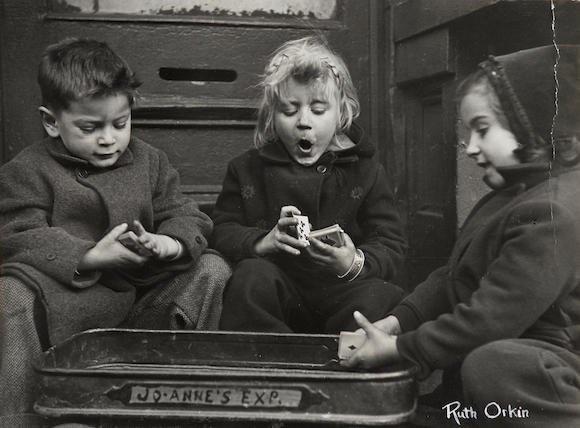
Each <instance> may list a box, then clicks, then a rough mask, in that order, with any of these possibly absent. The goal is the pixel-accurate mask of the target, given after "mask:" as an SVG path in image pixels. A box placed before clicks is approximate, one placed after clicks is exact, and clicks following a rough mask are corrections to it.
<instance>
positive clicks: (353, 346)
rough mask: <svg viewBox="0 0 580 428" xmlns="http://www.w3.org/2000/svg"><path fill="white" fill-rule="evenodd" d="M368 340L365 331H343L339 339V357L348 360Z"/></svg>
mask: <svg viewBox="0 0 580 428" xmlns="http://www.w3.org/2000/svg"><path fill="white" fill-rule="evenodd" d="M366 340H367V335H366V334H365V333H355V332H353V331H341V332H340V338H339V339H338V358H339V359H341V360H346V359H348V358H350V357H351V355H352V354H354V353H355V352H356V351H358V350H359V349H360V347H361V346H362V345H363V343H365V341H366Z"/></svg>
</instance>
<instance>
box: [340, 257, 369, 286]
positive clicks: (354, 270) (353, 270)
mask: <svg viewBox="0 0 580 428" xmlns="http://www.w3.org/2000/svg"><path fill="white" fill-rule="evenodd" d="M364 264H365V254H364V253H363V252H362V250H359V249H357V250H356V251H355V253H354V258H353V260H352V263H351V265H350V267H349V268H348V270H347V271H346V272H345V273H344V274H342V275H337V276H338V278H340V279H343V278H344V279H345V280H347V281H348V282H351V281H352V280H354V279H355V278H356V277H357V276H359V275H360V273H361V272H362V269H363V266H364Z"/></svg>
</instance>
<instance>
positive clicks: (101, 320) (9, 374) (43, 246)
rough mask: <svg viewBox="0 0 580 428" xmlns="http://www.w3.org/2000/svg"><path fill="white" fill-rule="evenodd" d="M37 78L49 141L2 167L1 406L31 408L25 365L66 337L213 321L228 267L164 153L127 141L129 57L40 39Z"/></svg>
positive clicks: (132, 81) (131, 86)
mask: <svg viewBox="0 0 580 428" xmlns="http://www.w3.org/2000/svg"><path fill="white" fill-rule="evenodd" d="M38 82H39V85H40V89H41V92H42V106H41V107H40V108H39V111H40V114H41V119H42V124H43V127H44V129H45V130H46V132H47V134H48V137H47V138H46V139H45V140H44V141H41V142H40V143H37V144H33V145H31V146H29V147H27V148H25V149H24V150H23V151H22V152H21V153H20V154H19V155H18V156H16V157H15V158H14V159H13V160H12V161H10V162H9V163H7V164H5V165H4V166H2V167H1V168H0V216H1V218H2V223H1V224H0V249H1V251H2V262H3V266H2V275H3V277H4V278H3V282H2V286H1V288H0V293H2V298H1V299H0V304H1V305H2V307H0V314H1V315H2V317H3V318H4V319H3V320H1V321H2V322H0V330H1V331H0V337H1V338H2V340H3V341H4V343H3V344H2V345H3V346H2V358H1V360H0V372H1V373H0V374H1V375H2V376H1V377H2V379H3V383H4V385H3V386H4V388H3V393H2V394H1V397H0V398H1V400H0V402H1V403H2V404H1V406H2V407H3V409H4V410H3V411H2V412H0V415H8V414H14V413H18V412H19V411H20V410H21V409H22V407H21V406H24V410H29V408H28V405H29V404H30V402H31V401H32V398H33V397H32V392H31V389H30V386H31V385H32V382H33V380H32V379H31V376H32V375H31V371H30V366H29V365H30V361H32V358H33V357H34V356H35V355H37V354H38V353H39V352H40V349H41V347H46V346H48V345H54V344H56V343H58V342H60V341H62V340H64V339H66V338H67V337H69V336H70V335H71V334H73V333H76V332H79V331H82V330H86V329H89V328H97V327H99V328H103V327H114V326H125V327H133V328H139V327H141V328H144V327H146V328H178V327H189V328H195V327H197V328H205V329H209V328H215V327H217V319H218V317H219V309H220V305H221V301H220V300H221V288H220V287H222V286H223V284H224V283H225V277H227V275H228V267H227V265H226V264H225V262H222V261H221V259H220V258H219V257H217V256H215V255H209V254H204V255H203V256H202V252H203V251H204V250H205V248H206V246H207V238H208V237H209V235H210V233H211V231H212V222H211V220H210V219H209V217H207V216H206V215H205V214H204V213H202V212H201V211H199V209H198V207H197V204H196V203H195V202H194V201H193V200H191V199H188V198H185V197H183V196H182V195H181V194H180V191H179V176H178V173H177V171H176V170H175V169H174V168H172V167H171V166H170V164H169V162H168V160H167V157H166V155H165V154H164V153H163V152H162V151H160V150H157V149H155V148H153V147H151V146H149V145H148V144H146V143H144V142H142V141H140V140H138V139H136V138H134V137H131V106H132V104H133V101H134V98H135V92H136V88H137V87H138V86H139V85H140V83H139V82H138V81H137V79H136V77H135V75H134V73H133V72H132V71H131V69H130V68H129V66H128V65H127V63H126V62H125V61H124V60H123V59H122V58H120V57H119V56H118V55H116V54H115V53H114V52H113V51H112V50H111V49H110V48H109V47H108V46H107V45H106V44H105V43H101V42H98V41H94V40H79V39H67V40H64V41H62V42H60V43H57V44H55V45H52V46H49V47H48V48H47V50H46V51H45V53H44V55H43V57H42V61H41V63H40V67H39V72H38ZM129 228H133V230H132V231H131V232H130V233H128V234H127V233H126V232H127V231H128V229H129ZM127 235H130V236H129V238H127ZM125 239H129V240H131V239H132V241H133V247H130V246H129V244H126V245H127V246H125V244H124V242H127V241H126V240H125ZM210 267H211V268H212V269H214V272H212V275H205V276H202V275H204V272H203V271H204V270H207V269H209V268H210ZM214 273H215V274H214ZM223 274H225V277H223V276H221V275H223ZM6 277H10V279H6ZM14 278H17V279H18V280H19V281H14ZM214 299H215V300H214ZM179 301H181V302H183V303H184V305H182V306H179V304H178V302H179ZM35 302H36V303H35ZM190 304H191V306H190ZM39 314H40V315H42V316H41V318H40V322H38V323H37V322H35V318H36V319H38V318H37V317H38V316H39ZM45 325H46V326H47V327H46V331H44V326H45ZM22 337H24V338H25V339H24V340H22ZM16 341H20V342H21V345H22V346H16V345H17V344H18V343H17V342H16ZM12 345H15V346H12ZM20 384H22V385H23V386H22V388H20V387H19V385H20ZM23 394H24V397H23V396H22V395H23ZM19 407H20V409H19Z"/></svg>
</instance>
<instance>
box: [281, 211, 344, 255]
mask: <svg viewBox="0 0 580 428" xmlns="http://www.w3.org/2000/svg"><path fill="white" fill-rule="evenodd" d="M292 217H294V218H295V219H298V224H296V238H298V239H299V240H300V241H303V242H308V238H309V237H312V238H316V239H318V240H319V241H322V242H324V243H325V244H327V245H332V246H333V247H342V246H343V245H344V238H343V236H342V234H343V233H344V230H342V228H341V227H340V226H339V225H338V224H333V225H332V226H328V227H325V228H323V229H318V230H310V221H309V220H308V216H305V215H297V214H293V215H292Z"/></svg>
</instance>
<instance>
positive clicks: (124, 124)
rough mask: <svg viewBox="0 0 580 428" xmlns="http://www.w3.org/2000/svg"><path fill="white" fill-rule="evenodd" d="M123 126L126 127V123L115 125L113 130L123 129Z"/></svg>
mask: <svg viewBox="0 0 580 428" xmlns="http://www.w3.org/2000/svg"><path fill="white" fill-rule="evenodd" d="M125 126H127V122H120V123H115V128H117V129H123V128H124V127H125Z"/></svg>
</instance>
